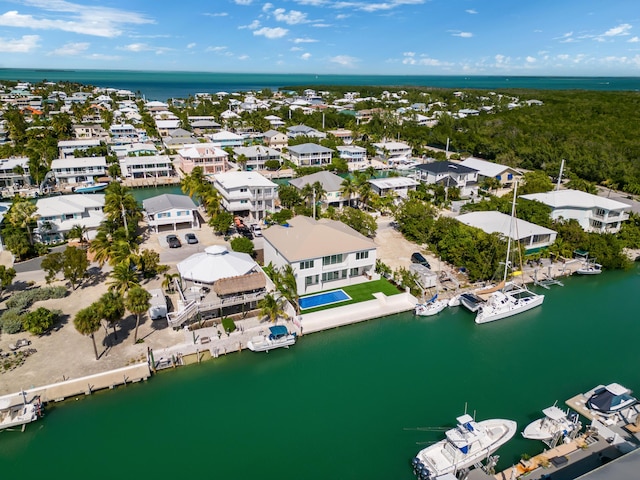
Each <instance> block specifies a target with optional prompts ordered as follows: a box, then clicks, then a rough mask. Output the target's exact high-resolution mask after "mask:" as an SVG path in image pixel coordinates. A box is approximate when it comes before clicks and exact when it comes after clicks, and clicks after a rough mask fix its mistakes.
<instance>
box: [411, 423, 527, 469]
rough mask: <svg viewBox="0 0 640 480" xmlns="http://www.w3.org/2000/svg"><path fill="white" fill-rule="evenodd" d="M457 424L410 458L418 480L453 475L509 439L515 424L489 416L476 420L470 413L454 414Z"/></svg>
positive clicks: (480, 459) (481, 458)
mask: <svg viewBox="0 0 640 480" xmlns="http://www.w3.org/2000/svg"><path fill="white" fill-rule="evenodd" d="M457 422H458V425H457V426H456V427H455V428H452V429H451V430H447V432H446V433H445V438H444V439H443V440H440V441H439V442H437V443H434V444H433V445H430V446H428V447H426V448H424V449H423V450H420V452H418V455H417V456H416V457H415V458H414V459H413V460H412V466H413V472H414V473H415V475H416V476H417V477H418V479H419V480H433V479H435V478H437V477H440V476H441V475H446V474H453V475H455V474H456V473H457V472H459V471H460V470H462V469H465V468H468V467H471V466H472V465H475V464H477V463H479V462H482V461H483V460H486V459H487V458H488V457H489V455H491V454H492V453H493V452H495V451H496V450H497V449H498V448H500V447H501V446H502V445H504V444H505V443H506V442H507V441H509V440H510V439H511V438H512V437H513V436H514V435H515V433H516V429H517V428H518V426H517V424H516V422H514V421H513V420H502V419H490V420H483V421H481V422H476V421H475V420H474V419H473V417H471V415H469V414H466V413H465V414H464V415H462V416H460V417H458V418H457Z"/></svg>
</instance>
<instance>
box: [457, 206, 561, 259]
mask: <svg viewBox="0 0 640 480" xmlns="http://www.w3.org/2000/svg"><path fill="white" fill-rule="evenodd" d="M455 218H456V220H458V221H459V222H462V223H464V224H465V225H469V226H470V227H475V228H479V229H480V230H482V231H483V232H485V233H489V234H491V233H499V234H500V235H502V236H503V237H505V238H507V237H511V239H512V240H514V241H517V242H519V243H520V245H522V246H523V247H524V249H525V250H526V251H527V253H532V252H535V251H537V250H540V249H541V248H546V247H548V246H550V245H552V244H553V242H555V241H556V237H557V235H558V233H557V232H556V231H555V230H551V229H549V228H545V227H541V226H540V225H536V224H535V223H531V222H527V221H525V220H521V219H519V218H514V219H513V220H514V225H513V228H511V216H510V215H505V214H504V213H501V212H494V211H486V212H470V213H464V214H462V215H458V216H457V217H455Z"/></svg>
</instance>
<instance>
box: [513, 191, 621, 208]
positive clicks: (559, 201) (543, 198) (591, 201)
mask: <svg viewBox="0 0 640 480" xmlns="http://www.w3.org/2000/svg"><path fill="white" fill-rule="evenodd" d="M521 197H522V198H526V199H527V200H537V201H538V202H541V203H544V204H545V205H549V206H550V207H551V208H554V209H556V208H562V207H575V208H580V209H592V208H604V209H605V210H630V209H631V206H630V205H627V204H626V203H622V202H618V201H617V200H611V199H610V198H605V197H599V196H598V195H593V194H591V193H587V192H583V191H581V190H553V191H551V192H545V193H530V194H528V195H522V196H521Z"/></svg>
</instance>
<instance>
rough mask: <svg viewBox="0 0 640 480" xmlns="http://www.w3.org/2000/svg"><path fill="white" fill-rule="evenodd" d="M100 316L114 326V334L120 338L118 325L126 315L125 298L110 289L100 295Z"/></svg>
mask: <svg viewBox="0 0 640 480" xmlns="http://www.w3.org/2000/svg"><path fill="white" fill-rule="evenodd" d="M98 305H99V311H100V317H101V318H102V319H103V320H104V321H105V322H107V325H108V326H110V327H112V328H113V336H114V337H115V338H116V340H117V339H118V333H117V332H116V325H117V324H118V322H119V321H120V320H121V319H122V317H123V316H124V311H125V308H124V300H123V299H122V296H121V295H119V294H117V293H115V292H112V291H108V292H107V293H105V294H103V295H102V296H101V297H100V301H99V302H98Z"/></svg>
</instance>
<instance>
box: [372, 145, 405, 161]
mask: <svg viewBox="0 0 640 480" xmlns="http://www.w3.org/2000/svg"><path fill="white" fill-rule="evenodd" d="M373 146H374V147H375V148H376V155H378V156H380V157H382V158H385V159H387V160H399V159H407V158H409V157H411V152H412V150H411V147H410V146H409V145H407V144H406V143H404V142H380V143H374V144H373Z"/></svg>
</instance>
